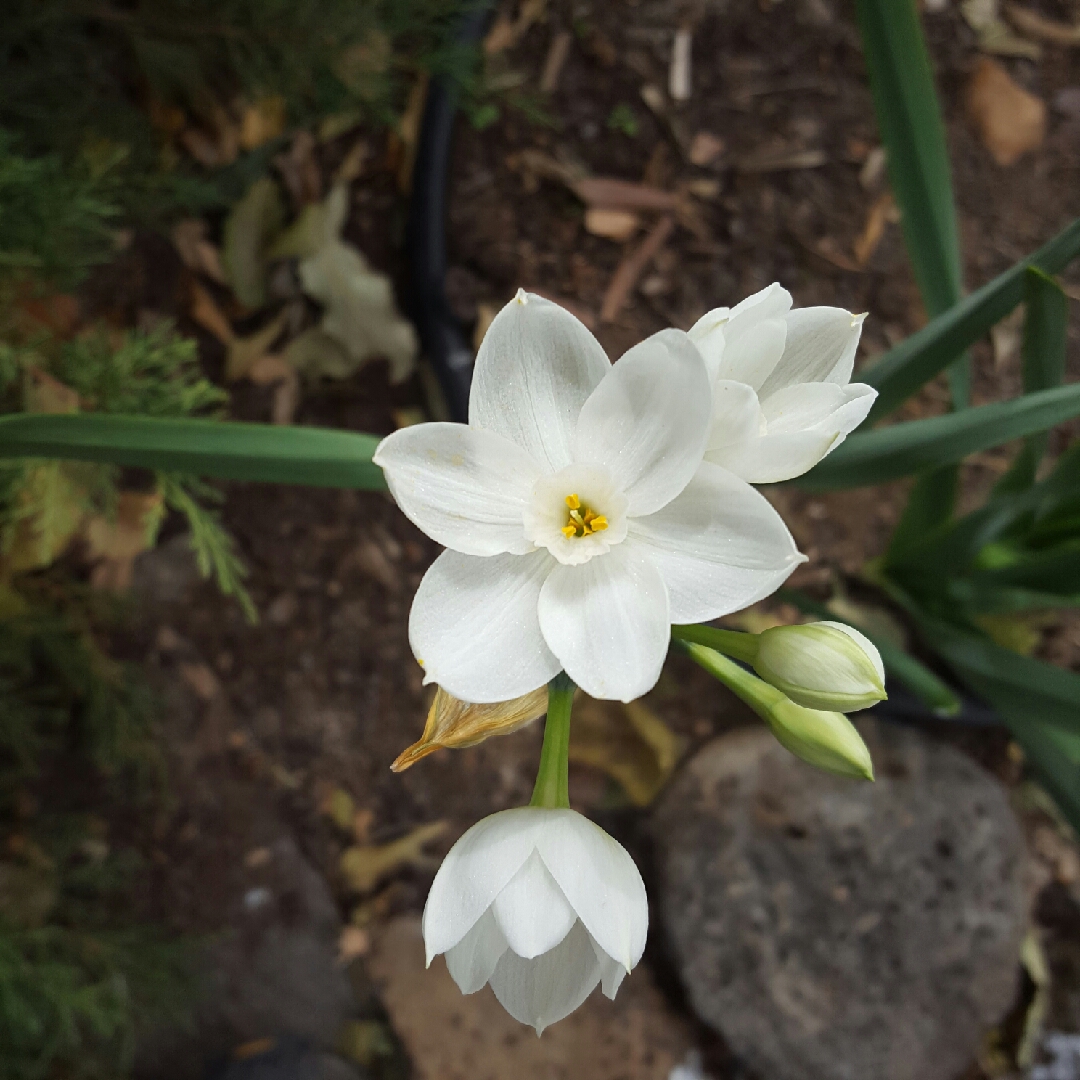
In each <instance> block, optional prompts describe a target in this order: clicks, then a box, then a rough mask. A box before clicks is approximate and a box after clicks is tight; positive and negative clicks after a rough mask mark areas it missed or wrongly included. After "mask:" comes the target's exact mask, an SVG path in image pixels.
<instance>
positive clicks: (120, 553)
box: [83, 491, 165, 591]
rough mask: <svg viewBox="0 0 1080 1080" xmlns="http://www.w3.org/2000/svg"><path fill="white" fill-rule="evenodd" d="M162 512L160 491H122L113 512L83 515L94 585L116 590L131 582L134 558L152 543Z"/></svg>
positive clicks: (154, 539) (163, 511) (155, 539)
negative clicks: (85, 518)
mask: <svg viewBox="0 0 1080 1080" xmlns="http://www.w3.org/2000/svg"><path fill="white" fill-rule="evenodd" d="M164 516H165V504H164V500H163V499H162V497H161V494H160V492H157V491H153V492H138V491H122V492H120V495H119V497H118V499H117V502H116V513H115V515H113V516H106V515H104V514H95V515H93V516H92V517H90V518H89V519H87V521H86V524H85V526H84V532H83V535H84V539H85V540H86V547H87V555H88V557H89V559H90V561H91V562H94V563H95V564H96V565H95V566H94V569H93V571H92V572H91V576H90V583H91V584H92V585H93V586H94V588H97V589H112V590H116V591H119V590H121V589H126V588H128V586H129V585H131V578H132V572H133V570H134V565H135V559H136V557H137V556H138V555H141V554H142V553H143V552H144V551H149V550H150V549H151V548H152V547H153V546H154V544H155V542H156V541H157V534H158V529H159V528H160V527H161V522H162V519H163V518H164Z"/></svg>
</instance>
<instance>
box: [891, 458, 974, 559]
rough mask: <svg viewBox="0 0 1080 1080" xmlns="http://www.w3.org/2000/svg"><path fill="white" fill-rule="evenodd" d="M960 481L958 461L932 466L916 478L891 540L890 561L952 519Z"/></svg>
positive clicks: (898, 557)
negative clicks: (942, 465) (940, 467)
mask: <svg viewBox="0 0 1080 1080" xmlns="http://www.w3.org/2000/svg"><path fill="white" fill-rule="evenodd" d="M959 482H960V473H959V470H958V469H957V468H956V466H955V465H946V466H945V467H944V468H943V469H931V470H930V471H929V472H925V473H923V474H922V475H921V476H920V477H919V478H918V479H917V480H916V481H915V484H914V486H913V487H912V489H911V494H910V495H909V496H908V501H907V505H906V506H905V507H904V512H903V514H902V515H901V517H900V521H899V523H898V524H897V526H896V530H895V531H894V532H893V534H892V538H891V539H890V540H889V549H888V552H887V553H886V556H885V558H886V561H887V562H896V561H897V560H898V559H900V558H902V557H903V555H904V554H905V553H906V552H907V551H909V550H910V549H912V548H914V547H916V546H917V545H918V544H920V543H921V542H922V541H923V540H925V539H926V537H927V536H931V535H933V534H934V533H935V532H936V531H937V530H938V529H940V528H942V527H944V526H945V525H946V524H947V523H948V522H949V521H950V520H951V518H952V510H953V507H954V506H955V505H956V491H957V487H958V486H959Z"/></svg>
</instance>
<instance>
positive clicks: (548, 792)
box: [529, 672, 577, 810]
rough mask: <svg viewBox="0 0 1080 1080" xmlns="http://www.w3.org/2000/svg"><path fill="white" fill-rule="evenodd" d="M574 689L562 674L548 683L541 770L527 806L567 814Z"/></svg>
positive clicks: (568, 679) (537, 774) (568, 806)
mask: <svg viewBox="0 0 1080 1080" xmlns="http://www.w3.org/2000/svg"><path fill="white" fill-rule="evenodd" d="M576 689H577V687H576V686H574V684H573V682H571V680H570V676H569V675H567V674H566V673H565V672H562V673H560V674H559V675H556V676H555V678H554V679H552V680H551V682H549V683H548V711H547V719H546V720H545V721H544V748H543V750H541V751H540V768H539V769H538V770H537V773H536V786H535V787H534V788H533V795H532V800H531V801H530V803H529V805H530V806H542V807H545V808H546V809H549V810H568V809H569V808H570V792H569V783H568V773H569V754H570V709H571V708H572V707H573V704H574V691H575V690H576Z"/></svg>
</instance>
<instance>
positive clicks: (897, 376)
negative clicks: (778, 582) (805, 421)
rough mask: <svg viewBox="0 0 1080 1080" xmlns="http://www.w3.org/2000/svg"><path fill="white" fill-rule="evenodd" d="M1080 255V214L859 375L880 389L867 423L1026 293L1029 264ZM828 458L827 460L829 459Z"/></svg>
mask: <svg viewBox="0 0 1080 1080" xmlns="http://www.w3.org/2000/svg"><path fill="white" fill-rule="evenodd" d="M1077 255H1080V218H1077V220H1076V221H1074V222H1073V223H1072V224H1071V225H1069V226H1068V227H1067V228H1066V229H1064V230H1063V231H1062V232H1061V233H1059V234H1058V235H1057V236H1055V237H1054V239H1053V240H1051V241H1050V242H1049V243H1048V244H1046V245H1045V246H1043V247H1041V248H1040V249H1039V250H1038V251H1037V252H1035V254H1034V255H1032V256H1030V257H1029V258H1027V259H1023V260H1021V261H1020V262H1018V263H1017V264H1016V265H1015V266H1013V267H1011V268H1010V269H1008V270H1006V271H1005V273H1004V274H1001V275H1000V276H998V277H996V278H994V280H993V281H990V282H988V283H987V284H986V285H984V286H983V287H982V288H981V289H978V290H977V291H976V292H973V293H971V295H969V296H966V297H964V299H963V300H961V301H960V302H959V303H957V304H956V305H955V306H953V307H952V308H950V309H949V310H948V311H946V312H945V313H944V314H942V315H939V316H938V317H937V318H936V319H934V320H933V321H932V322H929V323H927V325H926V326H924V327H923V328H922V329H921V330H919V331H917V332H916V333H914V334H912V335H911V337H909V338H907V339H906V340H905V341H902V342H901V343H900V344H899V345H897V346H896V348H895V349H891V350H890V351H889V352H887V353H886V354H885V355H884V356H883V357H881V359H879V360H878V361H876V362H875V363H874V364H873V365H872V366H871V367H868V368H865V369H863V370H862V371H860V372H859V379H860V381H862V382H865V383H869V384H870V385H871V386H873V387H875V388H876V389H877V391H878V399H877V401H876V402H874V407H873V409H871V410H870V416H869V419H868V421H867V422H868V423H873V422H874V421H876V420H880V419H881V418H882V417H883V416H887V415H888V414H889V413H891V412H892V411H893V410H894V409H896V408H897V407H898V406H900V405H901V404H903V402H904V401H906V400H907V399H908V398H909V397H910V396H911V395H912V394H914V393H915V391H916V390H918V389H919V387H921V386H922V385H923V384H924V383H926V382H929V380H930V379H932V378H933V377H934V376H935V375H937V373H938V372H939V371H941V370H942V369H943V368H945V367H946V366H948V364H949V363H950V361H952V360H953V359H954V358H955V357H956V356H957V355H958V354H959V353H961V352H962V351H963V350H964V349H966V348H967V347H968V346H969V345H971V344H972V343H973V342H975V341H977V340H978V339H979V338H980V337H981V336H982V335H983V334H985V333H987V332H988V331H989V330H990V327H992V326H993V325H994V324H995V323H997V322H999V321H1000V320H1001V319H1003V318H1004V317H1005V316H1006V315H1008V314H1009V312H1010V311H1012V309H1013V308H1014V307H1016V305H1017V304H1019V303H1020V301H1021V300H1023V298H1024V279H1025V274H1026V272H1027V269H1028V267H1031V266H1034V267H1037V268H1038V269H1040V270H1042V271H1043V272H1044V273H1046V274H1057V273H1060V272H1061V271H1062V270H1064V269H1065V267H1067V266H1068V265H1069V263H1071V262H1072V261H1073V259H1075V258H1076V256H1077ZM826 460H828V459H826Z"/></svg>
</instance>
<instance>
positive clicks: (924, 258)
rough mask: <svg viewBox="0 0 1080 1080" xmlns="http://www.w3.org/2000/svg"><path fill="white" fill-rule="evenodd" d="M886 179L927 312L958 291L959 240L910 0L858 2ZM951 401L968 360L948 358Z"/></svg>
mask: <svg viewBox="0 0 1080 1080" xmlns="http://www.w3.org/2000/svg"><path fill="white" fill-rule="evenodd" d="M855 7H856V13H857V15H858V20H859V30H860V32H861V35H862V41H863V51H864V53H865V55H866V66H867V70H868V72H869V76H870V89H871V92H872V94H873V98H874V110H875V112H876V114H877V120H878V127H879V129H880V131H881V137H882V141H883V142H884V144H885V149H886V153H887V162H888V170H889V180H890V183H891V186H892V190H893V194H894V195H895V197H896V201H897V203H898V204H899V207H900V215H901V217H900V221H901V228H902V229H903V233H904V242H905V244H906V246H907V250H908V256H909V257H910V259H911V264H912V268H913V270H914V272H915V280H916V281H917V282H918V286H919V292H920V293H921V295H922V299H923V303H924V304H925V305H926V309H927V311H928V312H929V313H930V314H931V315H939V314H941V313H942V312H943V311H947V310H948V309H949V308H951V307H952V306H953V304H955V303H956V302H957V301H958V300H959V299H960V296H961V292H962V287H963V286H962V265H961V259H960V241H959V237H958V230H957V225H956V211H955V207H954V203H953V189H952V177H951V173H950V168H949V153H948V146H947V144H946V140H945V124H944V122H943V120H942V116H941V109H940V106H939V105H938V97H937V93H936V91H935V88H934V74H933V70H932V68H931V65H930V57H929V54H928V53H927V51H926V44H925V42H924V40H923V33H922V27H921V25H920V23H919V13H918V9H917V7H916V5H915V0H894V2H893V3H891V4H887V5H886V4H881V3H879V2H878V0H857V3H856V5H855ZM950 359H951V360H953V361H955V362H954V363H953V366H952V367H951V368H950V371H949V376H950V379H949V381H950V387H951V389H952V396H953V403H954V405H955V406H956V407H959V408H962V407H964V406H966V405H967V401H968V389H969V388H968V382H969V376H968V370H967V360H966V358H964V357H961V356H960V350H957V352H956V353H954V354H953V356H952V357H951V358H950Z"/></svg>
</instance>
